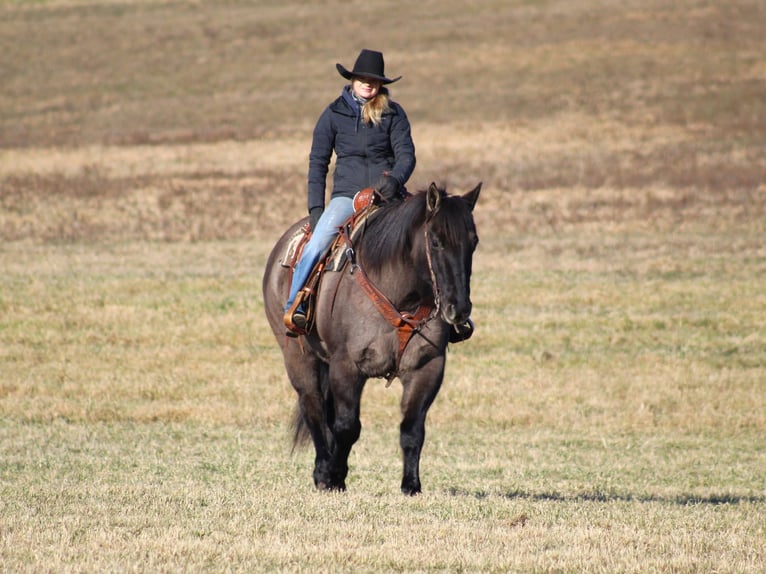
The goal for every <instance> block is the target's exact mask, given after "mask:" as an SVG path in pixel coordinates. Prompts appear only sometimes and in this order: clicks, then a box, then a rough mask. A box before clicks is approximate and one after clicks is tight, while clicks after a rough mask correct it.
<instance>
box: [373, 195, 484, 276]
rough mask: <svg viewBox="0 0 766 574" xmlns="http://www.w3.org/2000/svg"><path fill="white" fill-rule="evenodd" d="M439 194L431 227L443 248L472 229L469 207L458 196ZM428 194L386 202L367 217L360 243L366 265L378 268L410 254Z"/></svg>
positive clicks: (456, 242)
mask: <svg viewBox="0 0 766 574" xmlns="http://www.w3.org/2000/svg"><path fill="white" fill-rule="evenodd" d="M439 193H440V194H441V198H442V200H441V205H440V207H439V210H438V212H437V214H436V215H435V216H434V217H433V220H432V221H431V226H432V229H433V230H435V231H436V233H437V234H438V235H439V237H440V239H441V241H443V243H444V246H445V247H448V248H450V247H455V246H457V245H459V244H461V243H462V242H464V241H465V240H466V233H467V232H468V230H470V229H474V226H473V219H472V216H471V210H470V209H469V208H468V206H467V205H466V203H465V202H464V201H463V199H462V198H461V197H459V196H450V195H447V193H446V192H445V190H444V189H439ZM427 196H428V193H427V192H426V191H425V190H423V191H419V192H417V193H415V194H414V195H412V196H411V197H410V198H408V199H407V200H405V201H397V202H389V203H385V204H383V205H382V206H381V207H380V208H378V210H377V211H376V212H375V213H374V214H373V215H372V216H371V217H370V219H369V220H368V223H367V225H368V227H367V229H366V230H365V231H364V233H363V237H362V240H361V245H360V247H361V250H360V253H361V257H362V258H363V260H364V265H365V266H366V267H367V268H369V269H370V270H375V271H378V270H380V269H382V268H383V267H384V266H385V264H386V263H387V262H389V261H394V260H401V259H402V258H404V257H408V256H409V253H410V252H411V250H412V242H413V235H412V234H413V232H415V231H416V230H418V229H421V228H422V226H423V225H424V224H425V219H426V200H427Z"/></svg>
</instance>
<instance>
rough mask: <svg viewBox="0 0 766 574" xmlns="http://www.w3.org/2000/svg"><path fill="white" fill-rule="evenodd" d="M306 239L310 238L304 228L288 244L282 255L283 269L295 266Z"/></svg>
mask: <svg viewBox="0 0 766 574" xmlns="http://www.w3.org/2000/svg"><path fill="white" fill-rule="evenodd" d="M306 237H308V235H307V234H306V232H305V231H304V230H303V227H300V228H299V229H298V230H297V231H296V232H295V233H294V234H293V236H292V237H291V238H290V241H288V242H287V247H286V248H285V252H284V253H283V254H282V258H281V259H280V261H279V262H280V264H281V265H282V267H292V266H293V265H294V264H295V262H296V260H297V256H298V255H299V254H300V249H301V244H302V243H303V241H305V239H306Z"/></svg>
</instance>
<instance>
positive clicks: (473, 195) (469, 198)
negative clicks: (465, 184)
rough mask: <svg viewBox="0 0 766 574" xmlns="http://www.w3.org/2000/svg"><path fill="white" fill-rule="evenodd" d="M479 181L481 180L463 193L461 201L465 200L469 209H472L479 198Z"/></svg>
mask: <svg viewBox="0 0 766 574" xmlns="http://www.w3.org/2000/svg"><path fill="white" fill-rule="evenodd" d="M481 183H482V182H479V185H477V186H476V187H474V188H473V189H472V190H471V191H469V192H468V193H466V194H465V195H463V201H465V202H466V203H467V204H468V208H469V209H470V210H471V211H473V208H474V206H475V205H476V202H477V201H478V199H479V192H480V191H481Z"/></svg>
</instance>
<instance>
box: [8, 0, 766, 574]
mask: <svg viewBox="0 0 766 574" xmlns="http://www.w3.org/2000/svg"><path fill="white" fill-rule="evenodd" d="M400 4H401V5H400ZM404 4H407V5H406V6H405V5H404ZM764 29H766V7H765V6H764V5H763V3H762V2H759V1H755V0H752V1H750V0H734V1H732V2H708V1H703V0H680V1H673V2H671V1H670V0H647V1H639V0H627V1H625V2H609V1H606V0H572V1H563V0H559V1H557V0H538V1H533V0H511V1H503V2H501V1H492V0H486V1H478V2H468V3H466V2H458V1H457V0H444V1H438V2H437V1H436V0H425V1H423V2H418V3H392V2H382V1H381V2H378V1H372V0H369V1H367V2H352V3H348V2H346V3H342V2H338V1H336V0H328V1H326V2H321V3H319V2H317V3H303V2H289V1H288V2H271V1H263V2H243V1H236V0H232V1H227V2H183V1H160V0H124V1H113V0H39V1H31V0H30V1H25V0H15V1H13V0H0V78H2V87H1V88H0V572H41V571H45V572H105V571H106V572H111V571H120V572H122V571H137V572H182V571H183V572H188V571H191V572H199V571H201V572H208V571H209V572H219V571H234V572H269V571H282V572H385V571H393V572H442V571H443V572H507V571H516V572H636V573H638V572H641V573H645V572H674V573H698V572H746V573H750V572H753V573H755V572H762V571H763V565H764V564H765V563H766V551H765V550H764V547H763V540H764V539H766V518H765V517H766V474H764V469H765V468H766V322H765V321H764V318H765V317H766V289H764V277H766V239H764V238H765V237H766V59H765V58H764V54H766V35H764V34H763V30H764ZM361 47H371V48H377V49H381V50H383V51H384V53H385V54H386V63H387V72H388V73H390V74H393V75H403V76H404V79H403V80H402V81H401V82H399V83H397V84H394V85H393V86H392V92H393V95H394V98H395V99H396V100H397V101H399V102H400V103H401V104H402V105H403V106H404V107H405V109H407V111H408V114H409V116H410V119H411V121H412V124H413V135H414V138H415V144H416V147H417V152H418V167H417V169H416V171H415V173H414V175H413V178H412V180H411V182H410V186H411V187H413V188H421V187H425V186H426V185H427V184H428V183H429V182H430V181H432V180H435V181H437V182H439V183H443V184H446V185H447V187H448V189H450V190H453V191H455V192H458V191H459V192H462V191H465V190H467V189H468V188H469V187H471V186H473V185H474V184H475V183H476V182H477V181H479V180H482V181H483V182H484V188H483V191H482V196H481V198H480V201H479V204H478V206H477V210H476V219H477V224H478V227H479V233H480V236H481V244H480V247H479V250H478V251H477V255H476V260H475V264H474V279H473V293H474V296H473V299H474V306H475V313H474V319H475V320H476V323H477V326H478V330H477V333H476V335H475V336H474V338H472V339H471V340H470V341H468V342H466V343H463V344H460V345H456V346H454V347H451V348H450V352H449V358H448V366H447V376H446V381H445V385H444V387H443V389H442V392H441V393H440V395H439V397H438V398H437V400H436V403H435V404H434V406H433V408H432V410H431V412H430V415H429V422H428V437H427V439H426V447H425V452H424V455H423V465H422V475H423V488H424V493H423V494H422V495H420V496H418V497H415V498H412V499H409V498H406V497H403V496H402V495H401V494H399V481H400V473H401V462H400V454H399V450H398V436H397V427H398V400H399V389H398V387H397V384H396V383H395V384H394V385H392V386H391V388H385V386H384V382H383V381H370V383H369V384H368V387H367V389H366V391H365V397H364V400H363V411H362V423H363V426H364V428H363V431H362V436H361V439H360V441H359V442H358V443H357V445H356V447H355V449H354V451H353V452H352V456H351V459H350V464H351V471H350V474H349V480H348V486H349V491H348V492H346V493H343V494H322V493H317V492H315V491H314V489H313V485H312V481H311V468H312V458H313V457H312V453H311V452H309V451H303V450H300V451H296V452H295V453H291V452H290V441H289V439H290V437H289V432H288V423H289V420H290V417H291V413H292V409H293V404H294V393H293V392H292V390H291V389H290V386H289V383H288V381H287V379H286V376H285V375H284V370H283V366H282V363H281V356H280V354H279V352H278V349H277V346H276V344H275V342H274V341H273V339H272V337H271V335H270V333H269V331H268V327H267V324H266V320H265V316H264V313H263V302H262V300H261V295H260V280H261V274H262V269H263V265H264V263H265V260H266V257H267V255H268V252H269V250H270V248H271V245H272V244H273V243H274V242H275V240H276V238H277V237H278V235H279V234H280V232H281V230H282V229H283V228H284V227H285V226H286V225H287V224H288V223H290V222H292V221H293V220H295V219H296V218H298V217H300V216H302V215H303V214H304V211H305V174H306V169H307V156H308V150H309V144H310V137H311V130H312V128H313V123H314V121H315V119H316V117H317V116H318V114H319V113H320V112H321V110H322V108H323V107H324V106H325V105H326V104H327V103H328V102H329V101H330V100H331V99H333V98H334V97H335V96H336V95H337V93H338V92H339V90H340V87H341V85H342V79H341V78H340V76H338V75H337V73H336V72H335V69H334V65H335V62H338V61H340V62H342V63H344V64H345V65H347V66H350V65H352V64H353V60H354V58H355V56H356V54H357V53H358V51H359V49H360V48H361Z"/></svg>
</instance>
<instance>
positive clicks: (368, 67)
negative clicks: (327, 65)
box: [335, 50, 401, 84]
mask: <svg viewBox="0 0 766 574" xmlns="http://www.w3.org/2000/svg"><path fill="white" fill-rule="evenodd" d="M384 65H385V64H384V63H383V54H382V53H380V52H376V51H374V50H362V51H361V52H359V56H357V58H356V62H354V69H353V70H351V71H350V72H349V71H348V70H347V69H346V68H344V67H343V66H342V65H341V64H335V67H336V68H338V72H339V73H340V75H341V76H343V77H344V78H346V79H347V80H350V79H352V78H357V77H361V78H373V79H375V80H380V81H381V82H383V83H384V84H393V83H394V82H396V81H397V80H399V79H401V76H399V77H398V78H394V79H393V80H389V79H388V78H386V74H385V72H384V71H383V68H384Z"/></svg>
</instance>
